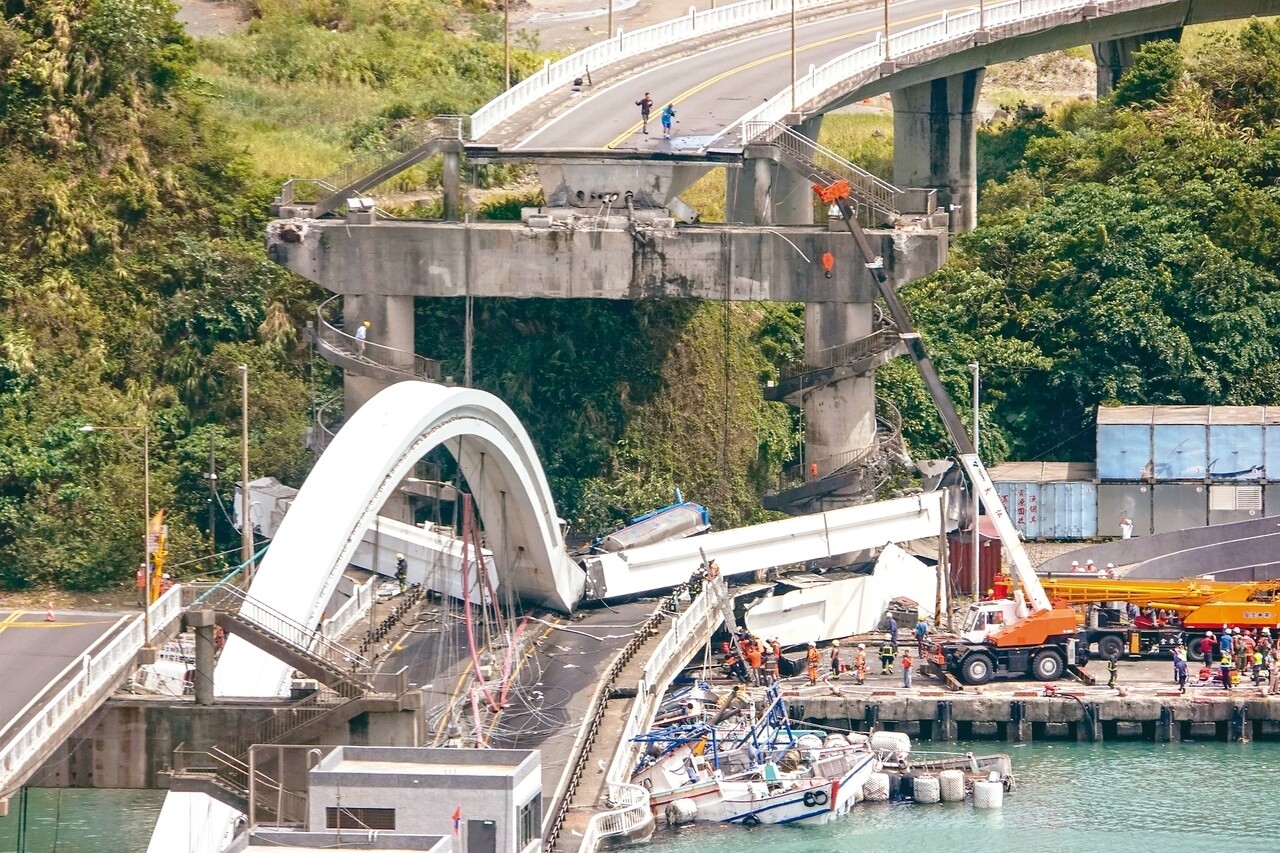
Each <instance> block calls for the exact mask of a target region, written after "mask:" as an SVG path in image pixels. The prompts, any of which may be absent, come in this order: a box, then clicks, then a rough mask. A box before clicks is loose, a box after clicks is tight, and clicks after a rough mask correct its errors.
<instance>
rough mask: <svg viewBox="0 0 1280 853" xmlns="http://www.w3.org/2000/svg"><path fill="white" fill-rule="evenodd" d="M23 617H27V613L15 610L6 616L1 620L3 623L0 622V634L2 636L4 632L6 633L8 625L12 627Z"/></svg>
mask: <svg viewBox="0 0 1280 853" xmlns="http://www.w3.org/2000/svg"><path fill="white" fill-rule="evenodd" d="M25 615H27V611H25V610H15V611H13V612H12V613H10V614H9V615H8V616H6V617H5V618H4V619H3V621H0V634H3V633H4V632H5V631H7V630H8V629H9V626H10V625H12V624H13V623H14V622H17V621H18V620H19V619H21V618H22V617H23V616H25Z"/></svg>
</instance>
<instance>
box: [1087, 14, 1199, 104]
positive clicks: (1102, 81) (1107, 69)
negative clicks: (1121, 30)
mask: <svg viewBox="0 0 1280 853" xmlns="http://www.w3.org/2000/svg"><path fill="white" fill-rule="evenodd" d="M1162 39H1170V40H1172V41H1178V42H1180V41H1182V27H1174V28H1173V29H1168V30H1157V31H1155V32H1151V33H1144V34H1143V35H1139V36H1127V37H1125V38H1118V39H1111V40H1110V41H1104V42H1097V43H1095V44H1094V45H1093V61H1094V62H1095V63H1097V65H1098V97H1099V98H1102V97H1106V96H1107V95H1109V94H1111V90H1112V89H1114V88H1115V87H1116V82H1117V81H1118V80H1119V79H1120V78H1121V76H1123V75H1124V73H1125V72H1126V71H1128V70H1129V69H1130V68H1132V67H1133V55H1134V54H1135V53H1136V52H1137V51H1138V48H1140V47H1142V46H1143V45H1144V44H1146V43H1147V42H1152V41H1161V40H1162Z"/></svg>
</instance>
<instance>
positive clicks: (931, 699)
mask: <svg viewBox="0 0 1280 853" xmlns="http://www.w3.org/2000/svg"><path fill="white" fill-rule="evenodd" d="M875 692H876V693H882V692H888V691H875ZM1242 692H1243V691H1242ZM1024 693H1025V694H1026V695H1014V696H1013V697H1012V698H1010V697H1009V696H1007V695H1005V696H1000V697H989V696H977V695H963V694H953V693H946V692H943V691H936V693H935V692H928V693H925V694H923V695H921V694H913V695H910V696H908V695H906V694H903V695H873V696H870V697H857V698H855V697H843V696H819V697H804V698H801V697H795V698H793V699H791V700H790V708H791V715H792V718H793V719H800V720H803V721H805V722H809V723H816V724H819V725H823V726H832V727H835V728H846V729H854V730H859V731H869V730H871V729H873V728H874V729H877V730H884V731H899V732H905V733H906V734H908V735H910V736H911V737H912V738H913V739H919V740H929V741H938V742H949V741H955V740H1002V741H1009V742H1017V743H1027V742H1031V741H1036V740H1079V741H1106V740H1116V739H1126V740H1147V741H1155V742H1163V743H1168V742H1180V741H1184V740H1186V741H1195V740H1216V741H1239V740H1245V741H1253V740H1261V741H1280V698H1270V697H1266V696H1260V695H1258V694H1256V693H1253V692H1252V691H1250V692H1249V693H1248V694H1246V695H1243V696H1213V697H1190V696H1181V695H1179V694H1177V693H1171V695H1168V696H1155V697H1151V696H1142V697H1126V696H1115V695H1097V694H1093V695H1091V694H1084V693H1082V694H1074V693H1059V694H1058V695H1057V696H1054V697H1048V696H1045V695H1044V694H1043V693H1041V692H1040V691H1024Z"/></svg>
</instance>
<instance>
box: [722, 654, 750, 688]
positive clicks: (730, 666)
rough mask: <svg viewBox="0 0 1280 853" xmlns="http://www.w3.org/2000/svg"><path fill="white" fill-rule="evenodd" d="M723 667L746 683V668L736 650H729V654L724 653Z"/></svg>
mask: <svg viewBox="0 0 1280 853" xmlns="http://www.w3.org/2000/svg"><path fill="white" fill-rule="evenodd" d="M724 668H725V669H727V670H729V674H730V675H732V676H733V677H734V678H736V679H738V681H739V682H741V683H742V684H746V683H747V681H748V679H747V669H746V667H745V666H744V665H743V663H742V657H741V655H739V654H737V653H736V652H729V654H727V655H725V657H724Z"/></svg>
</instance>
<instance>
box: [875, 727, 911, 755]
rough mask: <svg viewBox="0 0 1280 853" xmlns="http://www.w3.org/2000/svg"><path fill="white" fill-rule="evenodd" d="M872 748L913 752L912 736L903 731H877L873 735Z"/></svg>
mask: <svg viewBox="0 0 1280 853" xmlns="http://www.w3.org/2000/svg"><path fill="white" fill-rule="evenodd" d="M871 748H872V749H874V750H875V751H876V752H896V753H898V754H900V755H910V754H911V738H909V737H907V735H906V734H904V733H903V732H875V733H873V734H872V735H871Z"/></svg>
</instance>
